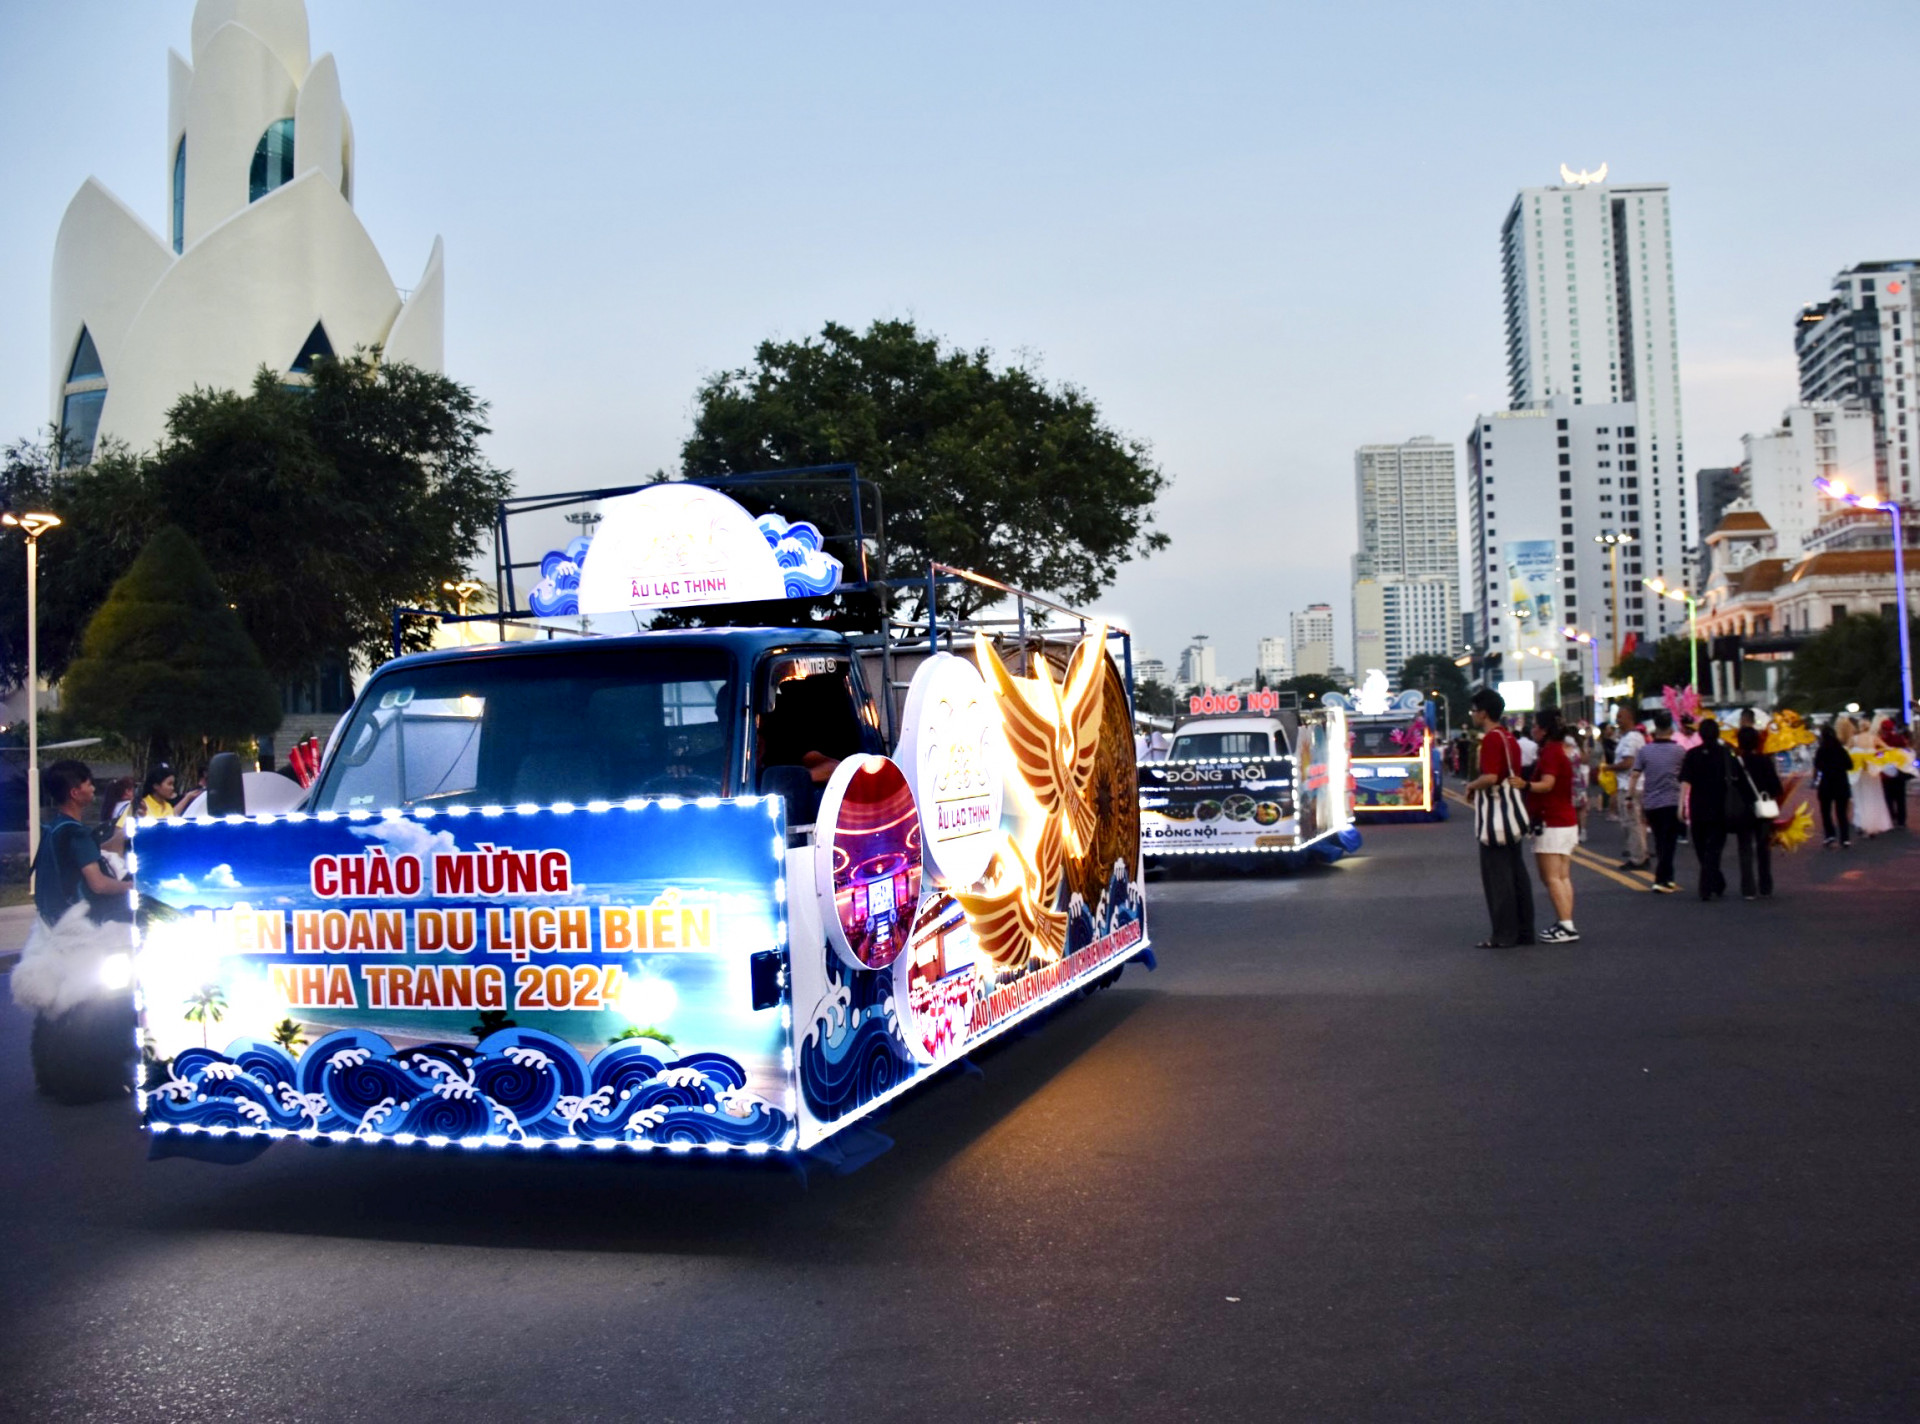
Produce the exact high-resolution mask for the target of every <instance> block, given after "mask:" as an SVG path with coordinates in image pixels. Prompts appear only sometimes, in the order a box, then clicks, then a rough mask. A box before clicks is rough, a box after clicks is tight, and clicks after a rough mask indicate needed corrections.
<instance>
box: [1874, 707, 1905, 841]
mask: <svg viewBox="0 0 1920 1424" xmlns="http://www.w3.org/2000/svg"><path fill="white" fill-rule="evenodd" d="M1880 740H1881V741H1882V742H1884V743H1886V745H1887V746H1888V747H1890V748H1892V749H1893V750H1894V751H1896V752H1899V753H1901V754H1902V759H1901V764H1900V765H1899V766H1897V767H1890V768H1888V770H1887V771H1886V773H1885V774H1884V775H1883V776H1881V778H1880V785H1881V786H1882V788H1884V789H1885V791H1886V793H1887V815H1888V816H1890V817H1891V818H1892V820H1893V824H1894V825H1896V826H1898V827H1899V828H1900V829H1901V830H1903V831H1904V830H1905V829H1906V828H1907V783H1908V782H1910V781H1912V780H1913V771H1912V767H1913V738H1912V737H1910V736H1908V735H1907V729H1906V728H1905V727H1904V726H1902V725H1901V724H1900V723H1898V722H1896V721H1894V720H1893V718H1891V717H1884V718H1882V719H1881V721H1880Z"/></svg>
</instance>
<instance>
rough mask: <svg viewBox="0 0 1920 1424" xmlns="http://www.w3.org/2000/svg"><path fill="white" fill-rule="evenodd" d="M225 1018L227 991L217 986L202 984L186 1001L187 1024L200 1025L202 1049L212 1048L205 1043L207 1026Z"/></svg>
mask: <svg viewBox="0 0 1920 1424" xmlns="http://www.w3.org/2000/svg"><path fill="white" fill-rule="evenodd" d="M226 1016H227V991H226V990H225V989H222V988H221V987H220V986H219V985H218V984H202V985H201V986H200V987H199V988H198V989H196V990H194V992H193V994H192V996H191V997H190V998H188V1000H187V1022H188V1023H197V1024H199V1025H200V1046H201V1047H202V1048H211V1047H212V1046H213V1045H212V1044H210V1043H208V1042H207V1025H208V1024H210V1023H219V1022H220V1020H221V1019H223V1018H225V1017H226Z"/></svg>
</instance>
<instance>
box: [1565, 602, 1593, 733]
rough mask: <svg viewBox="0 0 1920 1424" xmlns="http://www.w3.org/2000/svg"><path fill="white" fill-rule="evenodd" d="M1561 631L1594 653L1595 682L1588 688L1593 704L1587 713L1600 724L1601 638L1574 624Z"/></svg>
mask: <svg viewBox="0 0 1920 1424" xmlns="http://www.w3.org/2000/svg"><path fill="white" fill-rule="evenodd" d="M1560 632H1561V634H1562V635H1563V636H1564V637H1565V638H1566V639H1567V640H1568V641H1569V642H1573V643H1584V644H1586V646H1587V648H1588V649H1589V651H1591V652H1592V654H1593V682H1592V684H1591V686H1590V687H1589V689H1588V693H1589V695H1588V698H1587V701H1588V703H1590V704H1591V705H1590V706H1589V707H1588V709H1587V715H1588V716H1590V717H1592V718H1593V720H1594V723H1595V724H1596V725H1598V723H1599V721H1600V640H1599V638H1597V637H1595V636H1594V635H1593V634H1592V633H1585V632H1582V631H1581V630H1580V629H1578V628H1575V627H1573V626H1572V625H1568V626H1567V627H1565V628H1562V629H1561V630H1560Z"/></svg>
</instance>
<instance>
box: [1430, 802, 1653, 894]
mask: <svg viewBox="0 0 1920 1424" xmlns="http://www.w3.org/2000/svg"><path fill="white" fill-rule="evenodd" d="M1446 794H1447V797H1448V799H1449V800H1452V801H1455V802H1457V803H1459V804H1460V805H1462V806H1464V807H1466V808H1467V809H1468V810H1472V809H1473V802H1472V801H1470V800H1468V799H1467V798H1466V797H1465V796H1463V795H1461V794H1460V793H1459V792H1458V791H1455V790H1453V789H1452V788H1448V790H1447V793H1446ZM1568 859H1570V860H1571V861H1572V862H1573V863H1574V864H1575V865H1577V866H1579V867H1580V868H1581V869H1582V870H1591V871H1592V872H1593V873H1594V874H1595V875H1604V876H1606V878H1607V879H1609V880H1611V881H1613V882H1614V883H1615V884H1617V885H1624V886H1626V887H1627V889H1629V890H1647V889H1649V888H1650V887H1651V886H1652V885H1653V877H1652V876H1651V875H1649V874H1647V873H1646V872H1645V871H1635V872H1632V873H1631V875H1630V874H1629V872H1627V871H1624V870H1620V869H1617V868H1616V867H1614V866H1611V865H1608V864H1607V863H1606V862H1605V861H1603V860H1601V859H1600V858H1599V857H1598V856H1596V855H1594V853H1593V852H1592V851H1590V850H1588V849H1587V848H1586V847H1585V846H1580V847H1577V848H1576V849H1575V850H1574V853H1573V854H1572V855H1571V856H1569V857H1568ZM1641 877H1644V878H1641Z"/></svg>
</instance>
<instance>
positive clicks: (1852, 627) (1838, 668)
mask: <svg viewBox="0 0 1920 1424" xmlns="http://www.w3.org/2000/svg"><path fill="white" fill-rule="evenodd" d="M1907 637H1908V641H1909V642H1910V643H1914V644H1916V645H1920V619H1917V620H1915V621H1914V622H1913V623H1911V624H1909V625H1908V633H1907ZM1786 701H1787V703H1788V705H1790V706H1792V707H1795V708H1798V709H1799V710H1801V711H1810V712H1830V711H1833V710H1835V709H1836V708H1840V707H1844V706H1846V705H1847V704H1848V703H1849V702H1858V703H1859V704H1860V705H1861V706H1862V707H1898V706H1899V705H1900V625H1899V624H1898V623H1897V622H1895V621H1894V620H1893V619H1892V618H1884V617H1882V616H1881V615H1879V614H1877V613H1856V614H1852V615H1850V616H1849V617H1846V618H1839V619H1835V620H1834V621H1833V622H1832V623H1830V624H1828V625H1827V626H1826V627H1825V628H1822V629H1821V630H1820V631H1819V632H1818V633H1815V634H1814V635H1813V636H1812V637H1810V638H1808V639H1807V640H1806V641H1805V642H1804V643H1802V644H1800V646H1799V647H1798V648H1796V649H1794V653H1793V662H1792V664H1791V665H1790V666H1789V667H1788V668H1787V695H1786Z"/></svg>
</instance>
